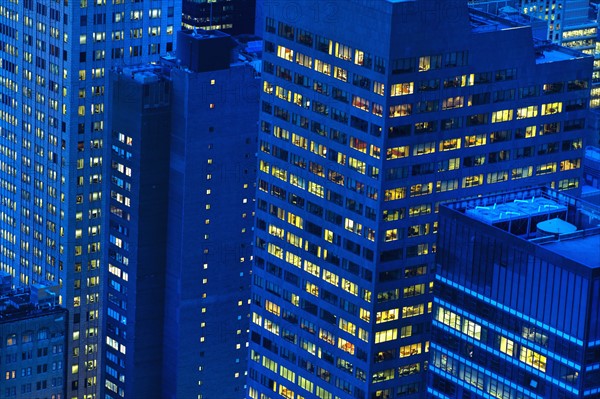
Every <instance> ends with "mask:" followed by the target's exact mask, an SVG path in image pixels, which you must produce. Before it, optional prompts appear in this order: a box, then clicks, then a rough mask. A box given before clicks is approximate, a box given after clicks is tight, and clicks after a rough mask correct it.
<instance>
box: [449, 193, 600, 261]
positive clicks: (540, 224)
mask: <svg viewBox="0 0 600 399" xmlns="http://www.w3.org/2000/svg"><path fill="white" fill-rule="evenodd" d="M443 207H447V208H450V209H453V210H455V211H457V212H460V213H463V214H464V215H465V216H467V217H469V218H472V219H476V220H479V221H481V222H483V223H485V224H488V225H491V226H494V227H496V228H499V229H501V230H504V231H506V232H508V233H510V234H512V235H514V236H517V237H519V238H521V239H524V240H527V241H528V242H530V243H531V244H534V245H537V246H540V247H542V248H544V249H546V250H548V251H552V252H554V253H556V254H558V255H561V256H563V257H565V258H568V259H571V260H573V261H576V262H577V263H579V264H581V265H582V266H585V267H587V268H591V269H597V268H600V207H599V206H597V205H594V204H591V203H589V202H586V201H584V200H581V199H579V198H575V197H572V196H569V195H567V194H563V193H561V192H558V191H554V190H552V189H550V188H546V187H539V188H536V189H529V190H521V191H515V192H510V193H505V194H498V195H491V196H488V197H480V198H476V199H471V200H466V201H459V202H453V203H447V204H444V205H443Z"/></svg>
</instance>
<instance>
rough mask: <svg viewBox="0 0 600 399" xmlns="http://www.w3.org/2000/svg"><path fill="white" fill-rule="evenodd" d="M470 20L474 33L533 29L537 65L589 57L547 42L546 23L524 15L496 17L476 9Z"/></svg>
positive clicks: (471, 10) (470, 13)
mask: <svg viewBox="0 0 600 399" xmlns="http://www.w3.org/2000/svg"><path fill="white" fill-rule="evenodd" d="M469 19H470V23H471V28H472V31H473V32H474V33H486V32H493V31H498V30H509V29H532V33H533V42H534V47H535V56H536V63H538V64H543V63H549V62H557V61H566V60H571V59H577V58H583V57H588V55H585V54H583V53H581V52H580V51H576V50H573V49H570V48H567V47H562V46H559V45H557V44H553V43H551V42H549V41H547V40H545V35H546V30H547V28H546V22H545V21H542V20H539V19H537V18H532V17H531V16H529V15H526V14H523V13H502V14H500V15H494V14H490V13H487V12H485V11H482V10H478V9H476V8H470V9H469Z"/></svg>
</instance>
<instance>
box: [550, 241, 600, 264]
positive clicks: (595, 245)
mask: <svg viewBox="0 0 600 399" xmlns="http://www.w3.org/2000/svg"><path fill="white" fill-rule="evenodd" d="M541 245H542V246H543V247H544V248H546V249H549V250H550V251H553V252H556V253H557V254H559V255H562V256H564V257H567V258H569V259H573V260H574V261H576V262H578V263H581V264H582V265H585V266H587V267H589V268H590V269H598V268H600V232H597V233H596V234H594V235H590V236H576V237H575V238H573V239H564V240H553V241H550V242H545V243H542V244H541Z"/></svg>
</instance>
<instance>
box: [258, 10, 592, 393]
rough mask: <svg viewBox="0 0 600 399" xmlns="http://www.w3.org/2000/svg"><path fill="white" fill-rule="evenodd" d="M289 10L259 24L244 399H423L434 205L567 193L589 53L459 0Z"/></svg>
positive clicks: (577, 157)
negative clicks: (551, 190)
mask: <svg viewBox="0 0 600 399" xmlns="http://www.w3.org/2000/svg"><path fill="white" fill-rule="evenodd" d="M323 3H326V4H323ZM294 4H295V5H296V6H297V7H296V8H295V9H294V10H296V11H297V12H295V13H290V9H289V7H272V8H269V9H268V12H266V13H264V14H263V16H264V18H263V19H262V20H261V23H260V24H261V28H262V29H263V35H262V37H263V38H264V58H263V85H262V89H263V92H262V96H261V104H260V110H261V112H260V125H259V128H260V132H259V149H258V167H259V171H258V183H257V185H258V187H257V199H256V202H257V210H256V226H255V243H254V244H255V252H254V256H255V259H254V261H255V263H254V265H253V287H252V290H253V291H252V305H251V324H250V326H251V327H250V360H249V364H250V366H249V380H248V385H249V391H248V396H249V397H251V398H253V399H258V398H260V399H265V398H275V397H278V396H283V397H286V398H288V399H297V398H313V397H319V398H324V399H329V398H331V399H333V398H358V399H361V398H362V399H364V398H369V399H372V398H391V397H396V396H403V397H407V398H416V397H423V395H424V394H425V390H424V385H423V382H424V377H423V376H424V374H425V373H424V370H426V368H427V366H428V359H429V353H428V351H429V336H428V331H429V326H430V318H431V312H432V295H431V291H432V288H433V276H434V273H433V270H434V269H433V266H434V263H433V259H434V254H435V252H436V251H437V246H436V245H437V244H436V232H437V229H438V222H437V210H438V206H439V202H440V201H447V200H450V199H453V198H464V197H475V196H478V195H482V194H485V193H490V192H501V191H505V190H507V189H510V188H514V187H529V186H534V185H537V184H549V185H552V186H554V187H556V188H558V189H560V190H566V189H577V188H578V186H579V181H580V178H581V158H582V156H583V145H582V144H583V143H582V137H583V136H584V134H585V132H586V124H585V119H586V117H587V113H588V110H587V106H588V102H589V92H590V76H591V69H592V59H591V57H587V56H584V55H582V54H581V53H578V52H574V51H571V50H568V49H563V48H560V47H557V46H553V45H549V44H547V43H546V42H539V41H535V40H534V37H533V35H532V31H531V28H529V27H523V26H520V25H518V24H517V23H515V22H511V21H506V20H503V19H500V18H496V17H492V16H489V15H487V14H484V13H481V12H478V11H476V10H469V9H468V7H467V4H466V2H464V1H457V2H453V1H444V2H440V1H428V0H419V1H386V0H380V1H369V2H364V1H346V2H344V3H343V6H342V5H341V3H339V2H314V1H308V0H307V1H299V2H294Z"/></svg>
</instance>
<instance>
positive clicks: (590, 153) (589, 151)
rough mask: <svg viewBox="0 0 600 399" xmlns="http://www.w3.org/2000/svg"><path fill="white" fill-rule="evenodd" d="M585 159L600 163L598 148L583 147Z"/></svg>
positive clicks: (599, 149)
mask: <svg viewBox="0 0 600 399" xmlns="http://www.w3.org/2000/svg"><path fill="white" fill-rule="evenodd" d="M585 159H586V161H594V162H598V163H600V148H598V147H592V146H591V145H589V146H587V147H585Z"/></svg>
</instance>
